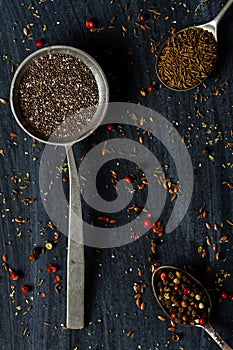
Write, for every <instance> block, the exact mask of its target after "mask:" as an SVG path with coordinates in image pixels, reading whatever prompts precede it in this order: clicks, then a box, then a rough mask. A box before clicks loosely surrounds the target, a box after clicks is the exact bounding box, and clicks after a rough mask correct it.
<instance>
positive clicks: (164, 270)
mask: <svg viewBox="0 0 233 350" xmlns="http://www.w3.org/2000/svg"><path fill="white" fill-rule="evenodd" d="M169 273H172V274H173V275H176V273H179V274H181V275H182V276H185V277H187V280H189V281H191V282H193V286H194V288H197V289H198V290H199V293H200V294H201V295H202V296H203V297H205V298H206V302H205V304H206V308H207V312H206V314H207V317H206V319H205V322H203V324H201V323H195V322H194V323H193V324H185V326H186V327H188V326H190V327H200V328H203V329H204V330H205V331H206V332H207V333H208V334H209V335H210V336H211V337H212V338H213V340H214V341H215V342H216V343H217V344H218V345H219V347H220V348H221V349H222V350H232V348H231V347H230V346H229V345H228V344H227V343H226V342H225V341H224V340H223V339H222V338H221V336H220V335H219V334H218V333H217V332H216V331H215V330H214V328H213V327H212V325H211V324H210V313H211V309H212V302H211V298H210V295H209V293H208V292H207V290H206V288H205V287H204V286H203V285H202V284H201V283H200V282H199V281H198V280H197V279H196V278H194V277H193V276H192V275H190V274H189V273H187V272H185V271H183V270H181V269H179V268H177V267H174V266H161V267H159V268H158V269H156V270H155V271H154V272H153V274H152V290H153V293H154V296H155V298H156V300H157V302H158V304H159V306H160V307H161V309H162V310H163V312H164V313H165V314H166V315H167V317H169V318H170V319H172V317H171V315H170V314H169V312H168V310H167V309H166V307H164V306H163V304H162V302H161V299H160V294H159V288H160V285H159V282H160V281H161V278H162V276H163V274H164V276H167V275H168V274H169ZM164 278H165V277H164ZM184 283H185V282H184ZM174 290H175V289H174ZM184 291H185V289H184V290H183V292H184ZM171 292H172V291H171ZM179 324H180V323H179Z"/></svg>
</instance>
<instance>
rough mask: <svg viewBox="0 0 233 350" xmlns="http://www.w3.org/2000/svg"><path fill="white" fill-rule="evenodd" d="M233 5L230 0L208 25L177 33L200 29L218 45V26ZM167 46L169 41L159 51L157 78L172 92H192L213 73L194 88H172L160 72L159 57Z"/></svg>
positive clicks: (232, 1)
mask: <svg viewBox="0 0 233 350" xmlns="http://www.w3.org/2000/svg"><path fill="white" fill-rule="evenodd" d="M232 4H233V0H228V2H227V3H226V5H225V6H224V7H223V8H222V10H221V11H220V12H219V13H218V15H217V16H216V17H215V18H214V19H212V21H210V22H208V23H204V24H201V25H198V26H190V27H187V28H184V29H182V30H180V31H179V32H177V33H176V35H177V34H179V33H181V32H183V31H184V30H186V29H194V28H199V29H203V30H206V31H208V32H210V33H212V34H213V36H214V39H215V40H216V43H217V42H218V35H217V34H218V30H217V29H218V24H219V23H220V21H221V19H222V18H223V16H224V15H225V13H226V12H227V11H228V10H229V8H230V7H231V5H232ZM166 44H167V41H166V42H165V43H164V44H163V45H162V47H161V48H160V50H159V53H158V56H157V60H156V73H157V76H158V78H159V80H160V82H161V83H162V84H163V85H165V86H166V87H168V88H169V89H171V90H175V91H188V90H191V89H193V88H195V87H197V86H198V85H200V84H201V83H202V82H203V81H204V80H205V79H206V78H207V77H208V76H209V74H210V73H211V71H210V72H209V73H208V75H207V76H206V78H204V79H203V81H201V82H199V83H198V84H196V85H194V86H192V87H189V88H187V89H176V88H172V87H170V86H169V85H167V84H166V83H165V82H164V81H163V80H162V79H161V76H160V74H159V70H158V62H159V57H160V54H161V53H162V51H163V48H164V47H165V46H166Z"/></svg>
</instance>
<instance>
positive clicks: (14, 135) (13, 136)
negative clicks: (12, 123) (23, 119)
mask: <svg viewBox="0 0 233 350" xmlns="http://www.w3.org/2000/svg"><path fill="white" fill-rule="evenodd" d="M10 137H12V138H16V137H18V134H16V132H11V133H10Z"/></svg>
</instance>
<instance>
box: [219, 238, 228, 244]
mask: <svg viewBox="0 0 233 350" xmlns="http://www.w3.org/2000/svg"><path fill="white" fill-rule="evenodd" d="M225 242H228V236H222V237H221V238H220V240H219V243H225Z"/></svg>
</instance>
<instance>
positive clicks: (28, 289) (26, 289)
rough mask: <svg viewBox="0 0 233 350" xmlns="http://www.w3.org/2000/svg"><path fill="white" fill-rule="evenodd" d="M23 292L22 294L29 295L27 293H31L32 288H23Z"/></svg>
mask: <svg viewBox="0 0 233 350" xmlns="http://www.w3.org/2000/svg"><path fill="white" fill-rule="evenodd" d="M21 291H22V293H24V294H27V293H29V292H30V291H31V287H29V286H22V287H21Z"/></svg>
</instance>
